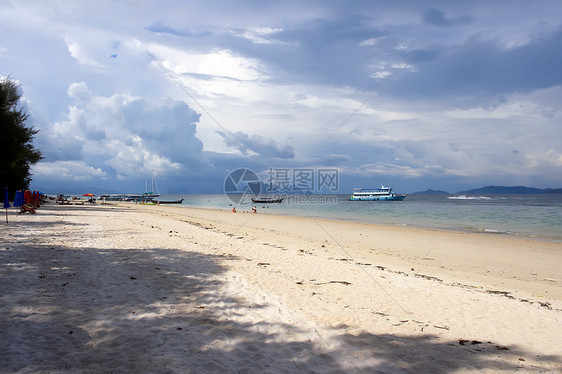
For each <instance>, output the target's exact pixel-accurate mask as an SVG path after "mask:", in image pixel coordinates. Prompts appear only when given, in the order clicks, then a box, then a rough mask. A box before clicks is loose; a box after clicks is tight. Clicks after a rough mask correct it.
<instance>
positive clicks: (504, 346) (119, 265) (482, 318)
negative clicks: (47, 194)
mask: <svg viewBox="0 0 562 374" xmlns="http://www.w3.org/2000/svg"><path fill="white" fill-rule="evenodd" d="M0 238H1V240H2V246H1V248H0V249H1V250H0V264H1V265H0V297H1V304H0V308H1V310H0V312H1V317H0V318H1V319H0V321H1V322H0V372H2V373H12V372H21V373H28V372H49V373H53V372H159V373H160V372H163V373H165V372H181V373H201V372H227V373H237V372H241V373H244V372H252V373H264V372H273V373H277V372H286V373H295V372H351V373H354V372H412V373H417V372H467V371H468V372H501V371H509V372H511V371H516V370H518V371H527V372H560V371H561V370H562V364H561V361H562V343H561V341H562V303H561V297H562V287H560V282H561V279H560V268H561V266H560V265H561V264H562V261H561V260H562V248H561V246H560V244H559V243H550V242H541V241H532V240H526V239H517V238H508V237H504V236H498V235H484V234H463V233H454V232H442V231H434V230H417V229H405V228H394V227H382V226H375V225H362V224H353V223H343V222H334V221H323V220H312V219H303V218H295V217H278V216H267V215H265V214H241V213H237V214H232V213H230V212H218V211H206V210H194V209H185V208H173V207H164V206H162V207H155V206H136V205H131V204H118V205H117V204H115V205H104V206H102V205H98V206H53V205H50V206H49V205H47V206H44V207H42V208H41V209H39V210H38V211H37V214H36V215H29V214H26V215H18V216H16V215H11V216H10V223H9V224H8V225H6V224H2V226H0ZM473 343H474V344H473Z"/></svg>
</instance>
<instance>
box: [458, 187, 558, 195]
mask: <svg viewBox="0 0 562 374" xmlns="http://www.w3.org/2000/svg"><path fill="white" fill-rule="evenodd" d="M457 193H458V194H464V195H479V194H505V195H507V194H517V195H525V194H562V188H545V189H540V188H534V187H525V186H515V187H505V186H486V187H481V188H475V189H473V190H468V191H462V192H457Z"/></svg>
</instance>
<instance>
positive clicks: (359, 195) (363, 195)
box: [349, 185, 406, 201]
mask: <svg viewBox="0 0 562 374" xmlns="http://www.w3.org/2000/svg"><path fill="white" fill-rule="evenodd" d="M405 198H406V195H399V194H395V193H394V192H393V191H392V188H390V187H385V186H383V185H381V188H354V189H353V194H352V195H351V197H350V198H349V200H350V201H402V200H404V199H405Z"/></svg>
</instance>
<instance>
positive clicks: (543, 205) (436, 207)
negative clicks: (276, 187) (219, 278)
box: [160, 194, 562, 241]
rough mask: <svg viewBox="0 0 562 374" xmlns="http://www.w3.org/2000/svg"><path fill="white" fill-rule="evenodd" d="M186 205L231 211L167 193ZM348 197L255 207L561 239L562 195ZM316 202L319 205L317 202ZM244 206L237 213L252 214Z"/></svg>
mask: <svg viewBox="0 0 562 374" xmlns="http://www.w3.org/2000/svg"><path fill="white" fill-rule="evenodd" d="M160 198H161V199H162V200H166V199H169V200H172V199H179V198H183V199H184V201H183V204H182V206H186V207H198V208H221V209H228V210H229V209H232V208H231V206H230V204H232V203H231V201H230V200H229V199H228V198H227V197H226V196H225V195H162V196H161V197H160ZM348 198H349V195H348V194H345V195H298V196H295V195H288V198H287V199H286V201H285V202H284V203H282V204H269V205H264V204H256V206H257V208H258V212H260V211H262V212H267V213H271V214H281V215H295V216H305V217H320V218H327V219H335V220H345V221H356V222H364V223H378V224H388V225H399V226H417V227H426V228H437V229H447V230H457V231H468V232H488V233H497V234H500V235H517V236H526V237H536V238H539V239H546V240H553V241H560V240H562V195H486V196H474V197H469V198H462V197H461V198H458V199H450V198H449V197H448V196H447V195H408V197H406V199H405V200H404V201H394V202H392V201H389V202H385V201H378V202H377V201H375V202H373V201H370V202H369V201H348V200H347V199H348ZM312 200H314V201H312ZM251 207H252V206H251V205H240V206H238V207H237V209H238V211H239V212H240V211H243V210H250V209H251Z"/></svg>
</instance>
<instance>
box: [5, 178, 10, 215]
mask: <svg viewBox="0 0 562 374" xmlns="http://www.w3.org/2000/svg"><path fill="white" fill-rule="evenodd" d="M9 207H10V201H8V187H4V209H6V223H8V208H9Z"/></svg>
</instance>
